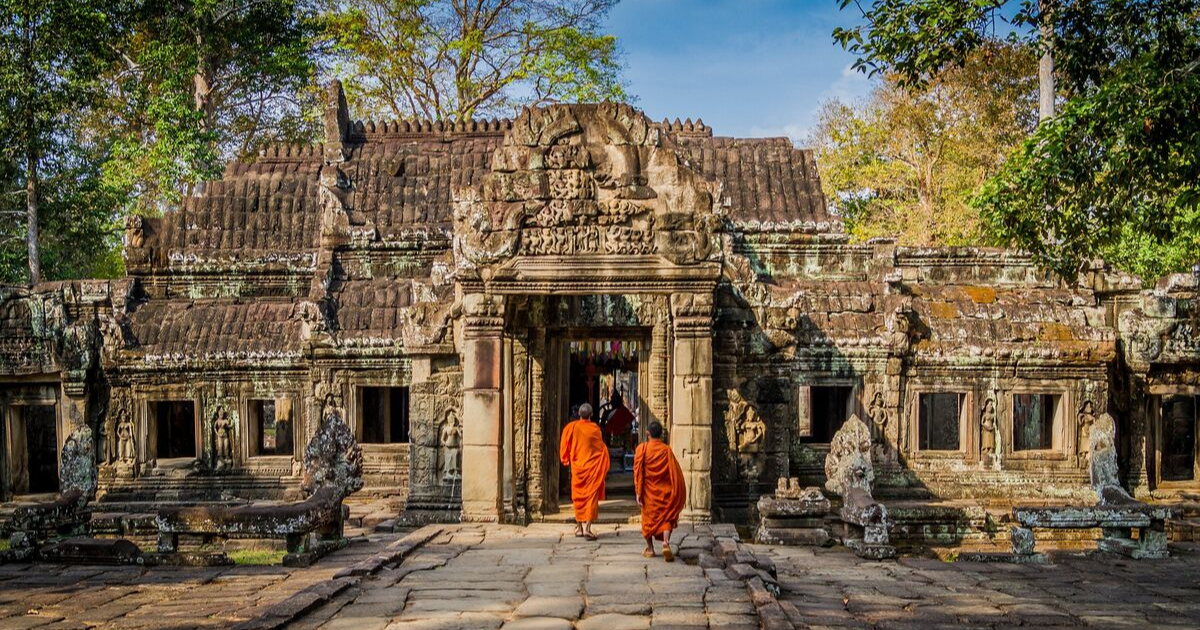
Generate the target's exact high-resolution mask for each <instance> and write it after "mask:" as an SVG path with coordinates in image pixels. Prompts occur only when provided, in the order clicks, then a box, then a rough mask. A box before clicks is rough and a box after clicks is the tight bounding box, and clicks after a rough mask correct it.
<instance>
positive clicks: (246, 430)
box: [237, 389, 307, 466]
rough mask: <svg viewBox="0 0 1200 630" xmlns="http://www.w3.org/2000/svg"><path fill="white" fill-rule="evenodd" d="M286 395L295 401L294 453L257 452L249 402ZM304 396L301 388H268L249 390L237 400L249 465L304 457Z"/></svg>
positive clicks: (244, 453)
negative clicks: (262, 390)
mask: <svg viewBox="0 0 1200 630" xmlns="http://www.w3.org/2000/svg"><path fill="white" fill-rule="evenodd" d="M280 398H287V399H290V400H291V401H292V424H293V426H292V454H291V455H255V454H254V452H255V451H256V450H257V445H256V444H254V440H255V432H254V431H253V430H252V429H251V426H250V403H252V402H254V401H258V400H279V399H280ZM303 401H304V396H303V395H302V393H301V391H300V390H299V389H278V390H271V391H266V392H249V393H246V394H245V395H243V396H242V397H241V399H240V400H239V401H238V410H239V414H238V420H239V422H244V424H242V426H239V427H237V429H238V435H239V437H240V440H239V441H240V442H241V444H240V450H241V455H242V461H243V462H246V463H247V464H248V465H254V464H257V465H259V466H262V465H267V466H270V465H272V464H275V465H288V466H290V465H291V462H292V461H300V460H301V458H303V457H304V446H305V439H304V436H305V435H306V434H305V429H306V428H307V427H305V414H304V405H303Z"/></svg>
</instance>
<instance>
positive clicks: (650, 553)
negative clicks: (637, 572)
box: [642, 549, 655, 558]
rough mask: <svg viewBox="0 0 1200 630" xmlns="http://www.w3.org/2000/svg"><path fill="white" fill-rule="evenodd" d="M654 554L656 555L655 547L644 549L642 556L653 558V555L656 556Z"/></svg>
mask: <svg viewBox="0 0 1200 630" xmlns="http://www.w3.org/2000/svg"><path fill="white" fill-rule="evenodd" d="M654 555H655V554H654V550H653V549H643V550H642V557H643V558H653V557H654Z"/></svg>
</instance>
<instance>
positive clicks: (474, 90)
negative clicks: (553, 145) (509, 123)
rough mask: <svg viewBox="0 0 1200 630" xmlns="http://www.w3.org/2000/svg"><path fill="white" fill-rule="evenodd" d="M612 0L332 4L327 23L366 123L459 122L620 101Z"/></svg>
mask: <svg viewBox="0 0 1200 630" xmlns="http://www.w3.org/2000/svg"><path fill="white" fill-rule="evenodd" d="M616 2H617V0H557V1H554V2H547V1H545V0H471V1H468V0H338V1H336V2H334V3H333V6H332V7H331V9H330V10H329V11H328V12H327V14H326V16H325V19H326V23H327V25H328V28H329V32H330V34H331V37H332V40H333V41H334V43H335V51H336V54H335V58H336V59H337V60H338V61H339V67H338V70H339V71H340V73H342V74H346V75H349V77H350V80H349V81H347V87H348V91H349V96H350V98H351V99H352V100H354V101H355V107H356V109H357V110H359V111H360V112H362V113H364V114H366V115H369V116H383V115H387V116H389V117H396V118H403V117H410V116H421V117H424V118H429V119H435V120H465V119H469V118H473V117H482V116H488V115H496V114H499V115H509V114H511V112H512V110H513V109H515V108H516V107H518V106H521V105H532V104H539V103H545V102H550V101H558V100H571V101H601V100H627V99H628V98H629V95H628V94H627V93H626V91H625V87H624V85H623V84H622V83H621V81H620V78H619V73H620V51H619V49H618V47H617V41H616V38H614V37H613V36H611V35H606V34H604V33H602V32H601V30H600V26H601V21H602V20H603V18H604V16H605V15H607V14H608V12H609V10H610V9H612V7H613V6H615V5H616Z"/></svg>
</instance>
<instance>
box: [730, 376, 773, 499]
mask: <svg viewBox="0 0 1200 630" xmlns="http://www.w3.org/2000/svg"><path fill="white" fill-rule="evenodd" d="M725 422H726V423H728V425H729V426H732V427H734V430H735V431H736V432H737V453H738V471H739V472H740V473H741V476H742V479H744V480H746V481H757V480H758V478H759V477H760V476H762V473H763V469H764V468H765V467H766V461H767V454H766V453H765V452H763V442H764V441H765V440H766V437H767V425H766V424H765V423H764V422H763V421H762V419H761V418H759V416H758V409H756V408H755V407H754V405H753V404H752V403H751V402H750V401H748V400H746V399H745V397H743V396H742V394H741V392H739V391H738V390H736V389H731V390H729V409H728V410H727V411H726V412H725Z"/></svg>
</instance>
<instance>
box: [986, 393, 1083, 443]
mask: <svg viewBox="0 0 1200 630" xmlns="http://www.w3.org/2000/svg"><path fill="white" fill-rule="evenodd" d="M1020 394H1035V395H1043V394H1048V395H1051V396H1058V406H1057V410H1056V412H1055V418H1054V428H1053V430H1052V441H1051V446H1050V448H1043V449H1027V450H1023V451H1018V450H1016V449H1015V448H1014V447H1015V446H1016V440H1015V435H1014V433H1013V431H1015V430H1016V428H1017V418H1016V415H1015V414H1016V406H1015V405H1014V404H1013V397H1014V396H1017V395H1020ZM1077 407H1078V405H1077V404H1076V396H1075V392H1074V391H1073V390H1072V389H1071V387H1070V386H1057V387H1056V386H1054V385H1048V384H1046V383H1045V382H1030V383H1019V384H1017V385H1016V386H1014V387H1011V388H1009V389H1004V390H1000V391H999V392H997V400H996V424H997V426H996V429H997V431H998V432H999V433H1000V435H1001V436H1002V438H1001V440H1000V441H1001V444H999V445H998V448H999V450H1000V452H1001V454H1002V455H1003V457H1004V459H1012V460H1022V459H1040V460H1066V459H1067V458H1068V457H1069V456H1070V454H1071V453H1072V452H1077V451H1078V449H1079V445H1078V444H1074V440H1073V439H1072V436H1073V435H1074V434H1075V432H1077V431H1078V428H1077V426H1076V425H1077V423H1078V421H1079V420H1078V418H1077V415H1076V414H1074V413H1072V410H1074V409H1076V408H1077Z"/></svg>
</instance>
